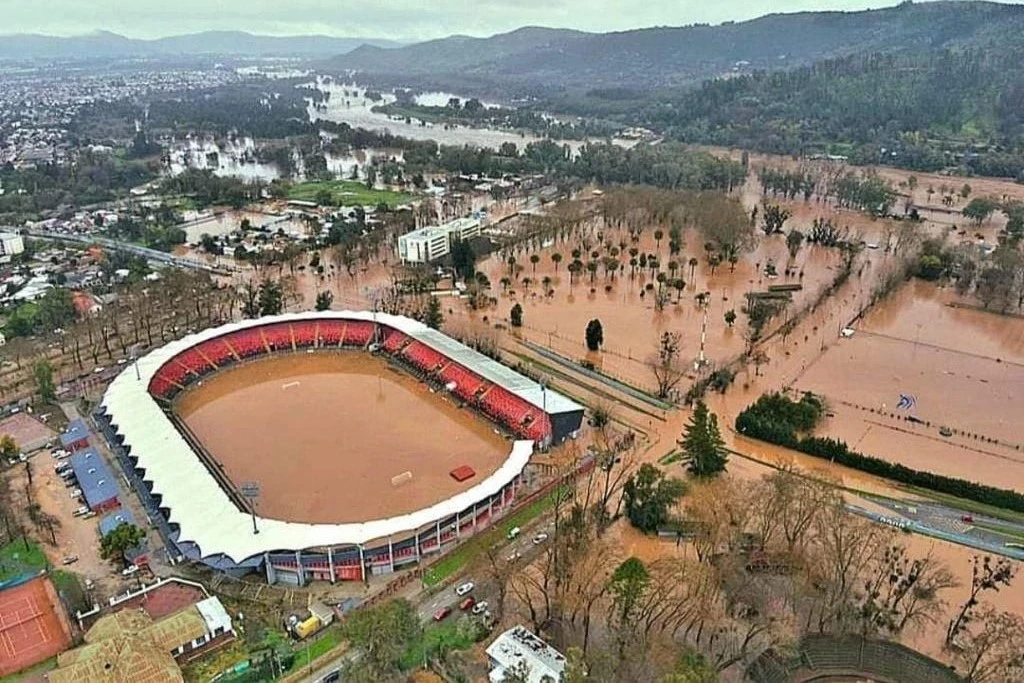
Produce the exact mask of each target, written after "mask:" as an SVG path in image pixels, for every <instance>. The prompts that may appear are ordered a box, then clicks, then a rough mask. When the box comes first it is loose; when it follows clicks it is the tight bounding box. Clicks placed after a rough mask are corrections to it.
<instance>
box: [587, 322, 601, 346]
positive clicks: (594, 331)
mask: <svg viewBox="0 0 1024 683" xmlns="http://www.w3.org/2000/svg"><path fill="white" fill-rule="evenodd" d="M585 336H586V342H587V349H588V350H589V351H599V350H600V349H601V346H602V345H603V344H604V327H603V326H602V325H601V321H600V320H598V319H597V318H594V319H593V320H591V321H590V322H589V323H587V330H586V335H585Z"/></svg>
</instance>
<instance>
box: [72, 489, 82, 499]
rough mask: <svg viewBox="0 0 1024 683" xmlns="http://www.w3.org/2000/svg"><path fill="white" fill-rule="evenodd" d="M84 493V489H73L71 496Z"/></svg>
mask: <svg viewBox="0 0 1024 683" xmlns="http://www.w3.org/2000/svg"><path fill="white" fill-rule="evenodd" d="M80 495H82V489H71V498H78V497H79V496H80Z"/></svg>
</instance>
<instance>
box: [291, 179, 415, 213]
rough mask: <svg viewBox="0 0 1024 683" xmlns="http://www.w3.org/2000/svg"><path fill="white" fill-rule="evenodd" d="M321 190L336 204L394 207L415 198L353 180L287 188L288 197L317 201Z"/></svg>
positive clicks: (298, 184) (300, 184)
mask: <svg viewBox="0 0 1024 683" xmlns="http://www.w3.org/2000/svg"><path fill="white" fill-rule="evenodd" d="M323 192H329V193H330V196H331V203H332V204H335V205H337V206H377V205H378V204H387V205H388V206H390V207H395V206H398V205H399V204H405V203H407V202H409V201H412V200H413V199H415V195H411V194H406V193H404V192H393V191H391V190H368V189H366V185H364V184H363V183H360V182H357V181H354V180H329V181H321V182H306V183H296V184H295V185H292V186H291V188H290V189H289V190H288V199H297V200H300V201H306V202H317V201H319V199H320V196H321V193H323Z"/></svg>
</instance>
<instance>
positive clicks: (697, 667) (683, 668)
mask: <svg viewBox="0 0 1024 683" xmlns="http://www.w3.org/2000/svg"><path fill="white" fill-rule="evenodd" d="M660 683H718V671H716V670H715V667H713V666H712V665H711V664H709V663H708V661H707V659H705V658H704V655H702V654H700V653H699V652H693V651H691V650H688V651H687V652H685V653H684V654H683V656H682V657H680V658H679V662H678V663H677V664H676V666H675V668H674V669H673V670H672V673H670V674H668V675H667V676H665V677H664V678H662V679H661V681H660Z"/></svg>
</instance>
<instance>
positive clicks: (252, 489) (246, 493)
mask: <svg viewBox="0 0 1024 683" xmlns="http://www.w3.org/2000/svg"><path fill="white" fill-rule="evenodd" d="M238 488H239V489H240V490H241V492H242V496H243V497H245V498H246V499H247V500H248V501H249V512H250V513H251V514H252V532H253V533H254V534H258V533H259V532H260V530H259V529H258V528H257V527H256V499H257V498H259V495H260V485H259V484H257V483H256V482H254V481H248V482H245V483H244V484H242V485H241V486H239V487H238Z"/></svg>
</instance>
